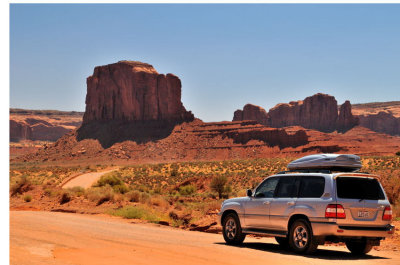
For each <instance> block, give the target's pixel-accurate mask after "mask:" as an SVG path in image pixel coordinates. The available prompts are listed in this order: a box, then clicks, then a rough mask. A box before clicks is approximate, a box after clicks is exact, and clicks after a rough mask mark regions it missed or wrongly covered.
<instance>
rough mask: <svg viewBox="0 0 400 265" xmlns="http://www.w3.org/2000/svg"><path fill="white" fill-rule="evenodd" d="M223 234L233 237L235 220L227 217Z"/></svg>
mask: <svg viewBox="0 0 400 265" xmlns="http://www.w3.org/2000/svg"><path fill="white" fill-rule="evenodd" d="M225 234H226V236H227V237H228V238H229V239H233V238H235V235H236V222H235V220H234V219H233V218H229V219H228V221H226V225H225Z"/></svg>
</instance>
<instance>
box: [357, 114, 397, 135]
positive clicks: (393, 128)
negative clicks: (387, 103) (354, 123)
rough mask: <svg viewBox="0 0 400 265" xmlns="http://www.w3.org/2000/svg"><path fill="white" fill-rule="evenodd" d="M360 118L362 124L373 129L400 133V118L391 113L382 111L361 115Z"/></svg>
mask: <svg viewBox="0 0 400 265" xmlns="http://www.w3.org/2000/svg"><path fill="white" fill-rule="evenodd" d="M358 118H359V120H360V125H361V126H363V127H366V128H368V129H371V130H372V131H375V132H382V133H386V134H390V135H400V118H396V117H394V116H393V114H391V113H388V112H384V111H381V112H379V113H378V114H369V115H360V116H358Z"/></svg>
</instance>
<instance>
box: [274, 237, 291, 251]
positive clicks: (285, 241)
mask: <svg viewBox="0 0 400 265" xmlns="http://www.w3.org/2000/svg"><path fill="white" fill-rule="evenodd" d="M275 240H276V242H278V244H279V246H280V247H281V248H283V249H287V248H289V240H288V238H287V237H278V236H277V237H275Z"/></svg>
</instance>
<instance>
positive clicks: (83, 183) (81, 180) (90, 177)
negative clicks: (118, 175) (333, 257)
mask: <svg viewBox="0 0 400 265" xmlns="http://www.w3.org/2000/svg"><path fill="white" fill-rule="evenodd" d="M114 170H116V169H115V168H114V169H110V170H107V171H101V172H90V173H86V174H82V175H79V176H77V177H75V178H73V179H71V180H70V181H68V182H67V183H65V184H64V185H63V186H62V187H63V188H64V189H67V188H72V187H76V186H79V187H83V188H85V189H87V188H90V187H91V186H92V185H93V183H95V182H96V181H97V180H99V179H100V177H101V176H103V175H104V174H107V173H109V172H112V171H114Z"/></svg>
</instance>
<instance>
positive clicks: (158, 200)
mask: <svg viewBox="0 0 400 265" xmlns="http://www.w3.org/2000/svg"><path fill="white" fill-rule="evenodd" d="M149 203H150V205H153V206H158V207H161V208H168V207H169V203H168V201H167V200H166V199H164V197H162V196H160V195H155V196H151V197H150V202H149Z"/></svg>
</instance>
